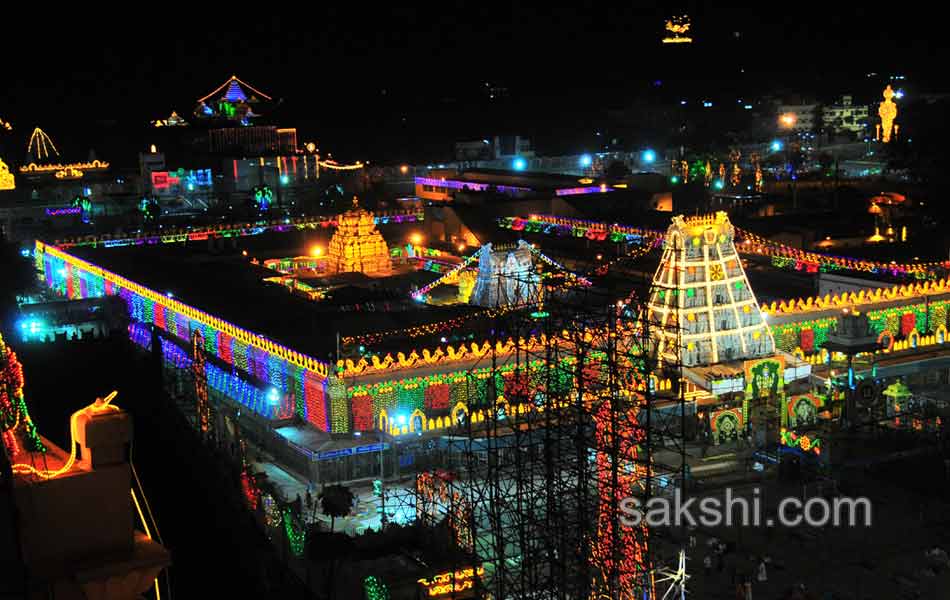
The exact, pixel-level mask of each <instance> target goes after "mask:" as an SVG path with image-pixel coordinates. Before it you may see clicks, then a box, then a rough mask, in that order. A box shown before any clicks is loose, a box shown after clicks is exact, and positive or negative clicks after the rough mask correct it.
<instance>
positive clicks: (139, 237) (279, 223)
mask: <svg viewBox="0 0 950 600" xmlns="http://www.w3.org/2000/svg"><path fill="white" fill-rule="evenodd" d="M374 218H375V221H376V224H377V225H386V224H390V223H393V224H399V223H418V222H421V221H422V220H423V219H424V218H425V217H424V214H423V213H422V212H421V211H394V212H389V213H382V214H377V215H375V217H374ZM336 225H337V222H336V217H334V216H323V217H307V218H296V219H281V220H272V221H254V222H247V223H231V224H227V225H215V226H211V227H205V228H200V229H175V230H166V231H163V232H155V231H152V232H143V233H140V234H136V235H133V236H121V237H120V236H113V235H102V236H84V237H81V238H67V239H63V240H56V242H55V243H54V245H55V246H57V247H58V248H60V249H63V250H68V249H70V248H77V247H93V248H96V247H99V246H102V247H103V248H115V247H120V246H144V245H154V244H159V243H161V244H171V243H176V242H188V241H201V240H207V239H220V238H232V237H245V236H252V235H260V234H262V233H268V232H278V233H279V232H285V231H292V230H296V231H304V230H307V229H316V228H317V227H321V228H324V229H326V228H329V227H336Z"/></svg>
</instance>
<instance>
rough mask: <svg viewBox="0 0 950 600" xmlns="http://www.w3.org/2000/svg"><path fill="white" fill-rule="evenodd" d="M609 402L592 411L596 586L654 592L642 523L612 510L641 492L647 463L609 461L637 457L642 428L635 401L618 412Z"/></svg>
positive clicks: (624, 593)
mask: <svg viewBox="0 0 950 600" xmlns="http://www.w3.org/2000/svg"><path fill="white" fill-rule="evenodd" d="M610 402H611V400H609V399H608V400H605V401H604V402H603V404H602V405H601V406H600V408H599V409H598V411H597V417H596V433H595V437H596V440H597V449H598V452H597V482H598V493H599V497H600V502H599V508H598V517H597V539H596V540H592V541H591V542H592V543H591V553H592V554H593V559H594V561H595V564H596V566H597V567H598V568H599V570H600V573H601V580H600V581H599V582H598V584H599V585H598V587H600V588H602V589H603V590H610V591H612V592H613V594H611V596H613V595H614V594H616V597H619V598H653V597H654V590H653V585H652V583H651V582H652V578H651V575H650V565H649V564H648V562H649V561H648V558H647V544H648V542H649V537H648V536H649V534H648V531H647V528H646V524H645V523H644V524H641V525H640V526H638V527H626V526H623V525H622V524H621V523H620V516H619V511H618V510H617V507H618V506H619V504H620V501H621V500H623V499H624V498H630V497H635V496H639V495H640V490H641V488H642V486H643V480H644V479H645V478H646V475H647V472H646V467H644V466H643V465H641V464H638V463H635V462H634V463H633V464H630V465H615V464H614V462H613V461H614V460H623V461H627V460H631V461H636V459H637V457H638V454H639V451H640V443H641V442H642V439H643V430H642V429H640V428H639V427H637V426H636V424H637V422H638V418H637V410H638V407H636V406H630V407H629V409H628V410H627V414H626V415H623V416H621V415H618V414H614V412H615V411H613V410H612V407H611V405H610ZM620 457H623V458H620ZM628 457H629V458H628Z"/></svg>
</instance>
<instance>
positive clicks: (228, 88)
mask: <svg viewBox="0 0 950 600" xmlns="http://www.w3.org/2000/svg"><path fill="white" fill-rule="evenodd" d="M222 90H224V94H222V95H221V98H223V99H224V100H227V101H228V102H247V103H253V102H260V100H261V99H264V100H272V98H271V97H270V96H268V95H267V94H265V93H264V92H262V91H260V90H258V89H256V88H254V87H253V86H252V85H250V84H248V83H246V82H244V81H241V80H240V79H238V77H237V75H231V77H230V78H229V79H228V80H227V81H225V82H224V83H222V84H221V85H219V86H218V87H217V88H215V89H214V91H212V92H211V93H210V94H208V95H207V96H205V97H203V98H199V99H198V102H204V101H205V100H208V99H209V98H211V97H212V96H215V95H217V94H218V93H219V92H221V91H222Z"/></svg>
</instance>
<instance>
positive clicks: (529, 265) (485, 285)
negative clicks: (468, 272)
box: [469, 240, 541, 308]
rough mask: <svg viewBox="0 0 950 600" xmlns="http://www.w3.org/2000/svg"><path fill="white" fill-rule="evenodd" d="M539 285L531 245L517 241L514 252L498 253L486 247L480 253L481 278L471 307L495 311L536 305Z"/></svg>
mask: <svg viewBox="0 0 950 600" xmlns="http://www.w3.org/2000/svg"><path fill="white" fill-rule="evenodd" d="M540 281H541V276H540V273H539V272H538V271H537V269H536V268H535V266H534V260H533V254H532V252H531V246H530V244H528V243H527V242H525V241H524V240H518V245H517V246H516V247H515V248H496V249H492V245H491V244H485V245H484V246H482V247H481V250H479V252H478V278H477V279H476V281H475V287H474V289H473V291H472V293H471V296H470V298H469V303H470V304H474V305H477V306H490V307H493V308H494V307H498V306H524V305H527V304H535V303H537V302H538V293H539V291H540Z"/></svg>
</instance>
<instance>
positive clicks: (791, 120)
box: [778, 112, 798, 208]
mask: <svg viewBox="0 0 950 600" xmlns="http://www.w3.org/2000/svg"><path fill="white" fill-rule="evenodd" d="M778 123H779V126H781V127H783V128H784V129H785V130H786V131H787V132H788V133H787V138H788V139H786V140H785V168H786V169H787V170H789V171H790V172H791V175H792V208H798V186H796V185H795V180H796V179H797V178H796V177H795V172H794V167H792V163H791V158H790V156H789V146H790V142H791V136H792V131H793V130H794V128H795V124H796V123H798V116H797V115H796V114H795V113H791V112H788V113H783V114H781V115H779V117H778Z"/></svg>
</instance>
